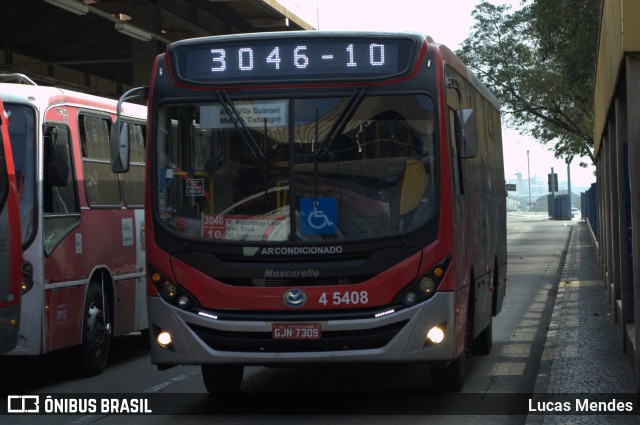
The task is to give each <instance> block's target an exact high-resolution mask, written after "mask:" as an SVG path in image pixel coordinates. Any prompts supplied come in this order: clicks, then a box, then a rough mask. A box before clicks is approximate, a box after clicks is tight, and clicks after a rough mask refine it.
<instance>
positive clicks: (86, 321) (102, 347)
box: [80, 283, 111, 376]
mask: <svg viewBox="0 0 640 425" xmlns="http://www.w3.org/2000/svg"><path fill="white" fill-rule="evenodd" d="M107 301H108V300H106V299H105V300H103V297H102V287H101V286H100V285H99V284H96V283H92V284H89V287H88V288H87V298H86V301H85V305H84V317H83V320H82V342H81V343H80V357H81V359H82V361H81V362H80V367H81V370H80V371H81V373H82V374H83V375H86V376H95V375H98V374H100V373H101V372H102V371H103V370H104V368H105V367H106V365H107V359H108V357H109V348H110V347H111V325H110V323H109V322H108V320H107V314H105V311H104V310H107V312H108V311H109V305H108V304H107Z"/></svg>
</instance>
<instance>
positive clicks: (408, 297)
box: [395, 257, 449, 307]
mask: <svg viewBox="0 0 640 425" xmlns="http://www.w3.org/2000/svg"><path fill="white" fill-rule="evenodd" d="M448 266H449V257H446V258H444V259H442V260H441V261H440V262H438V263H437V264H436V265H435V266H434V267H432V268H431V269H430V270H428V271H427V272H426V273H424V274H423V275H422V276H420V277H419V278H418V279H416V280H415V281H413V282H412V283H411V284H410V285H409V286H407V287H406V288H405V289H404V290H403V291H402V292H401V293H400V294H399V295H398V296H397V297H396V299H395V302H396V303H399V304H403V305H404V306H406V307H411V306H414V305H416V304H418V303H421V302H423V301H426V300H428V299H429V298H431V296H433V294H435V292H436V289H437V288H438V285H440V282H441V281H442V278H443V277H444V274H445V271H446V270H447V267H448Z"/></svg>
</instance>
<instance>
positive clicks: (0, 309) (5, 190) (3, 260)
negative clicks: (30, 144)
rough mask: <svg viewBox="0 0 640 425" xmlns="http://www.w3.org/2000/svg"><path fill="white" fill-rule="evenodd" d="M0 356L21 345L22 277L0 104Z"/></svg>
mask: <svg viewBox="0 0 640 425" xmlns="http://www.w3.org/2000/svg"><path fill="white" fill-rule="evenodd" d="M0 127H1V129H0V130H1V131H0V354H3V353H6V352H7V351H11V350H13V349H14V348H15V347H16V344H17V342H18V329H19V318H20V291H21V276H22V243H21V241H22V239H21V235H20V212H19V209H18V197H17V189H16V180H15V170H14V166H13V156H12V155H11V145H10V143H9V129H8V127H9V114H7V113H6V112H5V110H4V107H3V104H2V101H0Z"/></svg>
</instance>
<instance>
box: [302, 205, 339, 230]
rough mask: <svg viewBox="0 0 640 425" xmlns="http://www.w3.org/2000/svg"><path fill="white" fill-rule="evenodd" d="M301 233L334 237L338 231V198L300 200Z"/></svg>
mask: <svg viewBox="0 0 640 425" xmlns="http://www.w3.org/2000/svg"><path fill="white" fill-rule="evenodd" d="M300 215H301V216H302V220H300V231H301V232H302V234H305V235H312V234H315V235H332V234H335V233H336V231H337V224H336V223H337V219H338V208H337V202H336V198H302V199H300Z"/></svg>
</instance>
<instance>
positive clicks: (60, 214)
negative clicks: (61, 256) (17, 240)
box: [43, 125, 80, 254]
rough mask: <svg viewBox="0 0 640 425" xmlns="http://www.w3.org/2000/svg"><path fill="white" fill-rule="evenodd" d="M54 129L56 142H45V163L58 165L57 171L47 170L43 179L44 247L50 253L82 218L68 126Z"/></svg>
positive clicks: (49, 165)
mask: <svg viewBox="0 0 640 425" xmlns="http://www.w3.org/2000/svg"><path fill="white" fill-rule="evenodd" d="M51 131H53V132H54V133H55V136H53V137H55V142H54V141H53V140H51V139H49V140H50V141H49V142H47V143H46V144H47V145H48V147H47V149H46V150H45V155H46V157H45V161H46V162H45V164H48V166H47V169H50V168H51V166H52V165H55V168H56V170H52V172H47V173H46V174H45V180H44V186H45V187H44V190H43V192H44V205H43V207H44V247H45V252H46V253H47V254H49V253H51V251H53V248H55V246H56V245H57V244H58V243H59V242H60V241H61V240H62V239H63V238H64V236H65V235H66V234H67V233H68V232H69V231H70V230H71V228H73V227H74V226H75V225H76V224H77V223H78V222H79V221H80V207H79V204H78V197H77V195H76V183H75V179H74V173H73V166H72V164H73V161H72V160H71V146H70V140H71V138H70V136H69V129H68V128H66V127H63V126H60V125H57V126H56V127H55V128H53V129H51V130H49V132H51ZM49 134H51V133H49ZM51 137H52V136H51V135H49V138H51Z"/></svg>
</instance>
